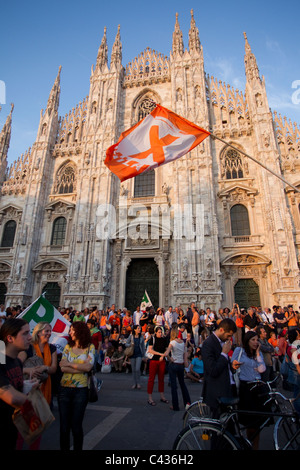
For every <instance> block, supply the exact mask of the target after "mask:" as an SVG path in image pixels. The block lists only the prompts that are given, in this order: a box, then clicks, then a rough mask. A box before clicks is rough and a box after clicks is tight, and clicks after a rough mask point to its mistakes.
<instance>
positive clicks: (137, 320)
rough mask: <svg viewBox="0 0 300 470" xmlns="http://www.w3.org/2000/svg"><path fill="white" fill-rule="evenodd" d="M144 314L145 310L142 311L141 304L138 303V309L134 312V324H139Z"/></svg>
mask: <svg viewBox="0 0 300 470" xmlns="http://www.w3.org/2000/svg"><path fill="white" fill-rule="evenodd" d="M142 315H143V312H141V309H140V306H139V305H138V306H137V308H136V311H135V312H133V317H132V318H133V324H134V325H139V324H140V319H141V317H142Z"/></svg>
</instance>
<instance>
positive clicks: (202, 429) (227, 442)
mask: <svg viewBox="0 0 300 470" xmlns="http://www.w3.org/2000/svg"><path fill="white" fill-rule="evenodd" d="M239 449H241V446H240V444H239V443H238V442H237V441H236V439H235V438H234V437H233V436H232V435H231V434H230V433H228V432H227V431H224V430H223V429H222V427H221V426H219V425H218V424H217V423H212V422H209V421H207V422H205V420H203V421H201V423H200V422H195V423H190V424H189V425H188V426H187V427H186V428H184V429H183V430H182V431H181V432H180V433H179V434H178V436H177V438H176V439H175V442H174V445H173V450H239Z"/></svg>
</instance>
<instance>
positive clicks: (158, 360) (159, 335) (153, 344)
mask: <svg viewBox="0 0 300 470" xmlns="http://www.w3.org/2000/svg"><path fill="white" fill-rule="evenodd" d="M167 347H168V340H167V338H166V337H165V336H164V331H163V328H162V327H160V326H157V327H156V328H155V332H154V335H153V336H152V338H151V339H150V340H149V348H148V352H149V353H151V354H153V357H152V359H150V362H149V379H148V387H147V392H148V404H149V405H151V406H155V405H156V403H155V401H154V400H153V398H152V392H153V386H154V380H155V376H156V375H157V376H158V391H159V393H160V401H162V402H163V403H169V401H168V400H167V399H166V397H165V395H164V388H165V384H164V378H165V370H166V360H165V357H164V353H165V351H166V349H167Z"/></svg>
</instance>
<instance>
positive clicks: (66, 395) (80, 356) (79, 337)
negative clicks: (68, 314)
mask: <svg viewBox="0 0 300 470" xmlns="http://www.w3.org/2000/svg"><path fill="white" fill-rule="evenodd" d="M69 335H70V339H69V342H68V344H67V345H66V346H65V348H64V351H63V354H62V359H61V361H60V368H61V370H62V372H63V376H62V379H61V382H60V391H59V394H58V405H59V414H60V448H61V450H70V433H71V432H72V435H73V448H74V450H82V446H83V428H82V423H83V418H84V413H85V409H86V406H87V403H88V372H89V371H90V370H91V369H92V367H93V365H94V358H95V346H94V345H93V344H92V342H91V333H90V330H89V328H88V326H87V325H86V323H82V322H75V323H73V324H72V325H71V326H70V332H69Z"/></svg>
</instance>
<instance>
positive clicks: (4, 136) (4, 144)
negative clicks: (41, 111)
mask: <svg viewBox="0 0 300 470" xmlns="http://www.w3.org/2000/svg"><path fill="white" fill-rule="evenodd" d="M13 110H14V105H13V104H11V110H10V113H9V115H8V116H7V118H6V122H5V124H4V126H3V128H2V131H1V132H0V184H2V183H3V181H4V180H5V172H6V168H7V154H8V148H9V144H10V136H11V120H12V112H13Z"/></svg>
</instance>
